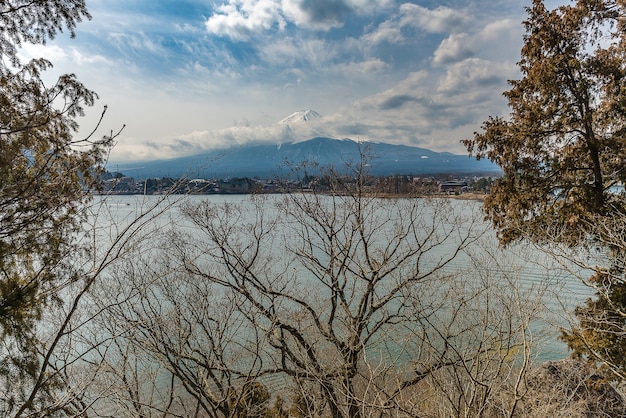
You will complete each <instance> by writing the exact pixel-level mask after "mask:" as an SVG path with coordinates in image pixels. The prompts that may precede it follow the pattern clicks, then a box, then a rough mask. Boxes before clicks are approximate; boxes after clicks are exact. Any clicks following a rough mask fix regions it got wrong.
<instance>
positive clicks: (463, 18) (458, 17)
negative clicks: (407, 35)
mask: <svg viewBox="0 0 626 418" xmlns="http://www.w3.org/2000/svg"><path fill="white" fill-rule="evenodd" d="M400 12H401V16H400V20H399V25H400V26H401V27H404V26H415V27H419V28H422V29H424V30H426V31H428V32H430V33H448V32H456V31H458V30H462V28H463V27H464V26H465V25H466V24H467V22H468V19H469V17H468V16H467V15H466V14H465V13H463V11H462V10H454V9H450V8H448V7H442V6H440V7H437V8H436V9H427V8H425V7H422V6H418V5H416V4H412V3H405V4H403V5H402V6H400Z"/></svg>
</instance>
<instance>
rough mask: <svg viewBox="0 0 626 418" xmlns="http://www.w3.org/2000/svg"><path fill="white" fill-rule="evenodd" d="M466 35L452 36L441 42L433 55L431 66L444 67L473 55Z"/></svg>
mask: <svg viewBox="0 0 626 418" xmlns="http://www.w3.org/2000/svg"><path fill="white" fill-rule="evenodd" d="M469 40H470V37H469V35H468V34H466V33H460V34H452V35H450V36H449V37H447V38H446V39H444V40H443V41H441V44H440V45H439V47H438V48H437V50H436V51H435V53H434V54H433V64H435V65H444V64H449V63H453V62H457V61H461V60H463V59H465V58H468V57H470V56H472V55H473V54H474V51H473V50H472V48H471V46H470V44H469Z"/></svg>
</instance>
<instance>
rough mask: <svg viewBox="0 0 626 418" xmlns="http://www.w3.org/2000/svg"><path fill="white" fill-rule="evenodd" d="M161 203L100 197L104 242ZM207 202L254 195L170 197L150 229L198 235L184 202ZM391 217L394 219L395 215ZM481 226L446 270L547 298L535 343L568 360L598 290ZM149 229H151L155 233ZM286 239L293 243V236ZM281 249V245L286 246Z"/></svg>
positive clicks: (465, 208)
mask: <svg viewBox="0 0 626 418" xmlns="http://www.w3.org/2000/svg"><path fill="white" fill-rule="evenodd" d="M266 198H267V211H272V210H274V209H273V207H274V205H275V203H276V201H277V200H278V199H281V198H282V197H281V196H280V195H270V196H267V197H266ZM159 199H161V197H159V196H107V197H106V198H104V197H98V198H97V200H98V201H97V202H96V203H98V202H101V203H103V206H101V207H100V209H99V216H98V218H97V223H96V224H97V226H98V230H99V232H98V234H99V235H100V239H102V240H103V242H106V241H107V239H110V237H111V236H113V235H115V234H116V233H117V232H118V231H120V230H122V229H123V228H124V227H125V226H127V225H128V224H129V223H130V222H132V220H133V219H135V218H136V217H137V216H138V215H139V214H140V213H141V212H142V211H144V210H145V209H146V208H148V207H151V206H152V205H155V204H156V203H157V202H158V201H159ZM203 201H208V202H211V203H213V204H217V205H221V204H224V203H232V204H237V205H241V204H243V205H248V204H249V196H246V195H208V196H207V195H203V196H184V197H182V196H170V197H168V198H167V199H166V205H164V206H163V208H164V210H163V213H162V214H161V215H160V216H159V217H158V218H156V219H155V220H154V221H153V222H151V223H150V227H149V228H154V230H155V231H156V230H159V231H162V230H163V229H167V228H174V229H176V230H179V231H187V232H188V233H190V234H192V235H193V234H194V233H196V232H194V231H197V230H198V228H197V226H195V225H194V224H193V223H192V222H191V221H190V220H189V219H186V218H185V217H184V216H183V215H182V213H181V204H183V203H185V204H186V203H191V204H196V203H199V202H203ZM381 202H382V201H381ZM449 204H450V205H451V206H452V208H453V210H454V211H457V212H458V213H477V212H479V210H480V205H481V202H479V201H472V200H457V199H451V200H449ZM425 213H427V212H425ZM389 216H393V214H392V215H389ZM424 216H427V215H424ZM479 227H480V228H483V229H484V230H485V233H484V234H483V235H482V237H481V239H480V240H479V241H478V242H477V243H476V244H475V245H473V246H472V247H471V248H469V249H468V251H467V252H462V253H460V254H459V255H458V256H457V257H456V258H455V259H454V260H453V261H451V262H450V263H448V264H447V265H446V267H445V268H446V269H447V271H448V272H451V273H454V274H457V275H462V276H463V275H464V276H466V277H471V276H472V275H473V274H474V273H476V272H477V271H478V270H480V271H481V273H484V274H489V275H491V276H494V277H501V278H502V280H505V278H506V280H511V278H514V282H515V283H516V284H517V285H519V286H520V288H521V290H523V291H525V292H527V293H528V294H531V293H532V294H534V293H533V292H536V293H537V295H538V296H537V297H541V299H542V302H543V305H544V307H545V309H544V311H543V312H542V313H541V315H540V316H539V317H538V318H537V319H536V320H535V321H534V323H533V326H532V328H531V329H532V330H533V332H534V333H536V335H537V338H536V339H534V341H535V344H536V347H535V348H538V349H539V350H538V351H537V352H536V355H537V361H540V362H542V361H546V360H555V359H560V358H564V357H565V356H567V354H568V353H567V348H566V346H565V344H564V343H563V342H561V341H560V340H559V338H558V337H559V333H560V332H559V328H560V327H564V328H567V327H568V325H569V321H571V320H572V315H571V313H572V311H573V309H574V308H575V307H576V306H577V305H580V304H581V303H583V302H584V300H585V299H586V298H588V297H590V296H592V295H593V291H592V289H590V288H589V287H587V286H585V285H584V284H583V283H582V282H581V281H580V280H579V279H577V278H576V277H575V276H574V275H573V274H572V272H571V271H570V270H569V269H570V268H573V267H571V266H567V265H563V264H562V263H560V262H558V260H554V259H553V258H551V257H550V256H548V255H546V254H545V253H544V252H542V251H540V250H538V249H536V248H534V247H533V246H531V245H521V244H519V245H512V246H510V247H508V248H506V249H503V248H500V247H499V246H498V243H497V240H496V238H495V235H494V232H493V230H491V227H490V225H489V224H488V223H486V222H484V221H482V220H481V221H480V222H479ZM149 228H148V229H146V231H151V229H149ZM381 236H382V235H381ZM107 237H109V238H107ZM286 239H287V240H289V238H288V237H287V238H286ZM277 245H278V246H280V243H279V244H277ZM103 248H104V246H103ZM283 250H284V249H282V248H274V251H275V252H276V253H280V252H281V251H283ZM445 252H446V248H445V247H442V248H439V249H437V252H436V253H435V256H445V255H446V254H445ZM480 252H484V262H483V263H478V264H477V263H476V262H473V263H470V253H471V254H472V256H474V258H473V259H474V260H475V259H476V258H475V257H476V255H477V254H478V253H480ZM481 257H482V256H481ZM479 258H480V257H479ZM577 273H580V272H577ZM583 276H584V274H583Z"/></svg>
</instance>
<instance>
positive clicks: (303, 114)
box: [278, 109, 320, 125]
mask: <svg viewBox="0 0 626 418" xmlns="http://www.w3.org/2000/svg"><path fill="white" fill-rule="evenodd" d="M319 117H320V114H319V113H317V112H316V111H315V110H311V109H307V110H298V111H297V112H293V113H292V114H291V115H289V116H287V117H286V118H285V119H283V120H281V121H280V122H278V124H279V125H288V124H292V123H301V122H308V121H310V120H312V119H318V118H319Z"/></svg>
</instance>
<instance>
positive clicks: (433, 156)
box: [107, 137, 499, 179]
mask: <svg viewBox="0 0 626 418" xmlns="http://www.w3.org/2000/svg"><path fill="white" fill-rule="evenodd" d="M365 146H367V147H369V153H370V154H371V155H372V161H371V162H370V174H372V175H376V176H380V175H394V174H416V175H425V174H441V173H491V174H496V173H498V172H499V169H498V167H497V166H495V165H494V164H492V163H491V162H489V161H476V160H475V159H473V158H470V157H468V156H467V155H455V154H451V153H447V152H434V151H430V150H428V149H425V148H418V147H411V146H405V145H392V144H385V143H367V144H359V143H357V142H355V141H353V140H350V139H332V138H320V137H318V138H312V139H310V140H307V141H303V142H297V143H285V144H280V145H249V146H243V147H238V148H231V149H228V150H216V151H212V152H207V153H205V154H199V155H194V156H189V157H180V158H175V159H170V160H160V161H149V162H141V163H128V162H125V163H115V162H111V163H109V165H108V167H107V168H108V169H109V170H111V171H120V172H122V173H124V174H126V175H128V176H132V177H135V178H150V177H182V176H187V177H192V178H194V177H201V178H226V177H259V178H265V179H270V178H275V177H277V176H284V175H287V174H289V172H290V169H289V168H288V167H287V164H291V165H298V164H301V163H302V162H303V161H308V162H315V163H317V164H318V165H320V166H329V165H332V166H334V167H336V168H338V169H340V168H341V167H343V166H344V165H345V164H346V163H350V162H355V161H358V160H359V159H360V151H361V150H363V149H364V147H365ZM313 171H314V170H312V169H309V170H308V172H309V173H313Z"/></svg>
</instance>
